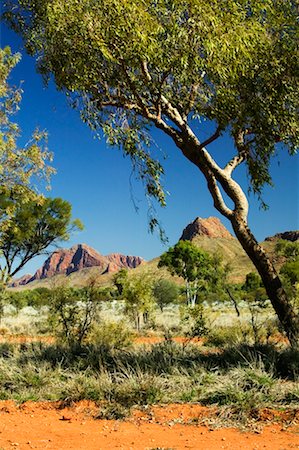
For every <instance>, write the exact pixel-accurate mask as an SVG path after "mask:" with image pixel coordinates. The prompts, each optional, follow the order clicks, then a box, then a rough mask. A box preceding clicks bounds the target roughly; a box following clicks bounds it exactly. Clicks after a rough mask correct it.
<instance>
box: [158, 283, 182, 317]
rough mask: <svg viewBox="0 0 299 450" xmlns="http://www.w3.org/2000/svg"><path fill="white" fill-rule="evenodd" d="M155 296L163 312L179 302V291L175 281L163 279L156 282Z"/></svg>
mask: <svg viewBox="0 0 299 450" xmlns="http://www.w3.org/2000/svg"><path fill="white" fill-rule="evenodd" d="M153 296H154V297H155V299H156V302H157V305H158V306H159V308H160V310H161V312H163V310H164V308H165V306H167V305H169V304H171V303H175V302H176V301H177V299H178V296H179V289H178V286H177V285H176V284H175V283H174V282H173V281H170V280H166V279H164V278H161V279H160V280H157V281H155V282H154V285H153Z"/></svg>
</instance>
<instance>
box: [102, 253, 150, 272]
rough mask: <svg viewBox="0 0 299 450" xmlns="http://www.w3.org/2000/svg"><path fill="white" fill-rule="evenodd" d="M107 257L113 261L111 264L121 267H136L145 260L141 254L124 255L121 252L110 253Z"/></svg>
mask: <svg viewBox="0 0 299 450" xmlns="http://www.w3.org/2000/svg"><path fill="white" fill-rule="evenodd" d="M106 258H107V259H108V260H109V262H110V263H111V266H113V265H116V266H118V267H120V268H122V267H125V268H128V269H135V268H136V267H137V266H140V264H142V263H143V262H144V259H143V258H141V257H140V256H130V255H122V254H121V253H110V254H109V255H107V256H106Z"/></svg>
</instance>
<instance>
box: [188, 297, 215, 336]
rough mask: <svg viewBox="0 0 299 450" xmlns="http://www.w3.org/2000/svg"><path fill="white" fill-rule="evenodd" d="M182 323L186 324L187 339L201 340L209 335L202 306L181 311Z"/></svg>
mask: <svg viewBox="0 0 299 450" xmlns="http://www.w3.org/2000/svg"><path fill="white" fill-rule="evenodd" d="M182 313H183V317H182V320H183V322H187V323H188V331H187V332H186V333H185V335H186V337H188V338H191V339H192V338H202V337H206V336H208V335H209V332H210V327H209V324H208V320H207V317H206V315H205V311H204V306H203V305H202V304H200V305H195V306H194V307H193V308H190V307H187V308H184V309H183V310H182Z"/></svg>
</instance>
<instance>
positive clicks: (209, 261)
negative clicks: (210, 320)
mask: <svg viewBox="0 0 299 450" xmlns="http://www.w3.org/2000/svg"><path fill="white" fill-rule="evenodd" d="M214 263H215V260H214V259H213V258H212V257H211V256H210V255H209V254H208V253H206V252H204V251H203V250H201V249H199V248H197V247H196V246H195V245H194V244H192V243H191V242H189V241H179V242H178V243H177V244H176V245H175V246H174V247H170V248H169V250H168V251H167V252H165V253H163V255H162V256H161V258H160V261H159V263H158V267H167V269H168V270H169V271H170V273H171V274H172V275H178V276H179V277H182V278H184V280H185V284H186V296H187V305H188V306H192V307H194V306H195V304H196V302H197V299H198V296H199V294H200V292H201V291H207V290H208V286H209V285H211V284H213V283H214V282H215V281H216V280H215V279H214V276H213V275H215V273H216V272H215V267H216V266H215V264H214Z"/></svg>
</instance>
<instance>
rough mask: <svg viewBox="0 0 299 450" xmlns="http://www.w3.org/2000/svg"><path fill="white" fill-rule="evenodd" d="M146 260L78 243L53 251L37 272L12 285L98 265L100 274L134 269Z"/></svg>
mask: <svg viewBox="0 0 299 450" xmlns="http://www.w3.org/2000/svg"><path fill="white" fill-rule="evenodd" d="M143 262H144V260H143V259H142V258H140V257H139V256H128V255H121V254H120V253H111V254H110V255H107V256H103V255H101V254H100V253H98V252H97V251H96V250H95V249H93V248H92V247H90V246H88V245H86V244H77V245H74V246H73V247H71V248H70V249H59V250H56V251H54V252H53V253H51V255H50V256H49V257H48V258H47V259H46V261H45V262H44V264H43V265H42V267H40V268H39V269H38V270H37V271H36V272H35V274H34V275H33V276H32V275H24V276H23V277H21V278H19V279H18V280H15V281H13V283H12V284H11V286H12V287H16V286H24V285H27V284H28V283H31V282H32V281H36V280H43V279H45V278H51V277H53V276H54V275H66V276H68V275H70V274H71V273H73V272H78V271H81V270H83V269H87V268H91V267H97V269H98V271H97V273H99V274H105V273H113V272H117V271H118V270H120V269H122V268H126V269H134V268H136V267H137V266H139V265H140V264H142V263H143Z"/></svg>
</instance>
